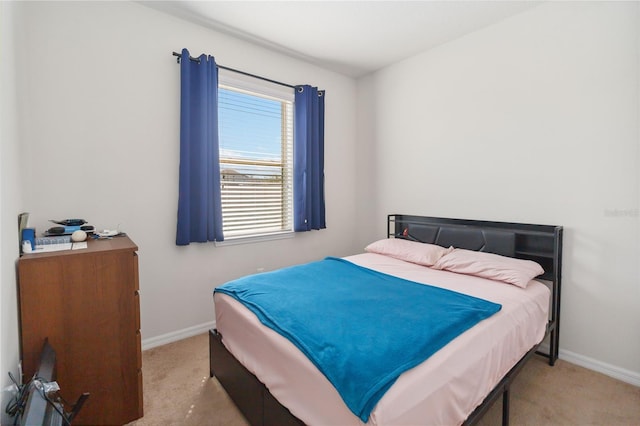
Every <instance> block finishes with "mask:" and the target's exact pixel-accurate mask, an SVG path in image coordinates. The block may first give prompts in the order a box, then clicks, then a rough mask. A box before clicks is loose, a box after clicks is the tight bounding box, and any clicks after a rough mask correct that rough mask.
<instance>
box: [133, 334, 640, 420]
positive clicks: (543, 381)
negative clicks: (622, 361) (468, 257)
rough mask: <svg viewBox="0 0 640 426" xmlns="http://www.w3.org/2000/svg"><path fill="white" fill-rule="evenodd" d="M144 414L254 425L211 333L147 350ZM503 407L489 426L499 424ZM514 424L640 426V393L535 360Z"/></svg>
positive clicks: (516, 395) (518, 388)
mask: <svg viewBox="0 0 640 426" xmlns="http://www.w3.org/2000/svg"><path fill="white" fill-rule="evenodd" d="M142 361H143V364H142V370H143V377H144V417H143V418H142V419H140V420H137V421H135V422H133V423H131V424H130V426H134V425H135V426H147V425H149V426H151V425H154V426H155V425H212V426H216V425H230V426H235V425H238V426H244V425H247V422H246V420H245V419H244V418H243V417H242V415H241V414H240V412H239V411H238V410H237V409H236V407H235V406H234V405H233V403H232V402H231V400H230V399H229V397H228V396H227V394H226V393H225V392H224V390H223V389H222V387H221V386H220V384H219V383H218V381H217V380H216V379H215V378H214V379H211V378H209V346H208V336H207V334H202V335H198V336H195V337H191V338H189V339H185V340H181V341H179V342H175V343H171V344H168V345H165V346H161V347H157V348H153V349H150V350H147V351H144V352H143V354H142ZM501 410H502V405H501V403H500V402H496V404H494V406H493V407H492V408H491V410H490V411H489V412H488V413H487V414H486V415H485V417H484V418H483V419H482V421H481V423H480V424H481V425H483V426H490V425H499V424H500V416H501ZM511 424H512V425H532V426H539V425H540V426H542V425H603V426H612V425H640V388H638V387H635V386H632V385H629V384H626V383H623V382H620V381H618V380H615V379H612V378H610V377H607V376H605V375H603V374H600V373H596V372H593V371H591V370H587V369H585V368H582V367H578V366H575V365H573V364H570V363H568V362H564V361H562V360H559V361H558V362H557V363H556V365H555V366H554V367H549V365H547V364H546V362H545V360H544V359H543V358H538V357H536V358H534V359H532V360H531V361H529V363H528V364H527V365H526V366H525V367H524V369H523V370H522V372H521V373H520V375H519V376H518V378H517V379H516V381H515V382H514V384H513V386H512V394H511Z"/></svg>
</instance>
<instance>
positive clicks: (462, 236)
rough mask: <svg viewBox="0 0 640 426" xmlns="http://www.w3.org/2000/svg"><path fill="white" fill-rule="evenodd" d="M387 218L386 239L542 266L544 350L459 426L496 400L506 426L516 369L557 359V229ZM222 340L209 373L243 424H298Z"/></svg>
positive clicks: (213, 350)
mask: <svg viewBox="0 0 640 426" xmlns="http://www.w3.org/2000/svg"><path fill="white" fill-rule="evenodd" d="M387 219H388V220H387V234H388V237H389V238H392V237H393V238H404V239H409V240H414V241H420V242H424V243H430V244H438V245H441V246H443V247H449V246H454V247H457V248H465V249H469V250H475V251H485V252H489V253H496V254H501V255H504V256H509V257H515V258H518V259H528V260H534V261H536V262H538V263H539V264H540V265H541V266H542V267H543V268H544V271H545V272H544V274H543V275H542V276H540V277H539V278H540V279H543V280H546V281H549V282H550V285H551V306H550V312H549V322H548V324H547V330H546V334H547V336H548V337H549V350H548V352H543V351H541V350H539V347H540V345H536V346H535V347H534V348H532V349H531V350H530V351H529V352H527V353H526V354H525V355H524V356H523V357H522V358H521V359H520V360H519V361H518V362H517V363H516V365H515V366H514V367H513V368H512V369H511V370H510V371H509V372H508V373H507V374H506V375H505V376H504V377H503V378H502V380H501V381H500V382H499V383H498V384H497V385H496V387H495V388H494V389H493V390H492V391H491V392H490V393H489V395H488V396H487V397H486V398H485V400H484V401H483V403H482V404H481V405H480V406H478V407H477V408H476V410H475V411H474V412H473V413H471V415H470V416H469V417H468V418H467V420H465V422H464V424H465V425H473V424H476V423H477V422H478V421H479V420H480V419H481V418H482V416H484V414H485V413H486V412H487V411H488V410H489V409H490V408H491V406H492V405H493V403H494V402H495V401H497V400H498V398H500V397H501V396H502V424H503V425H505V426H506V425H508V424H509V399H510V398H509V396H510V387H511V384H512V382H513V380H514V379H515V378H516V376H517V375H518V373H519V372H520V371H521V369H522V367H524V365H525V364H526V362H527V361H528V360H529V359H530V358H531V357H532V356H534V355H535V354H538V355H542V356H544V357H546V358H548V361H549V365H551V366H553V365H554V363H555V361H556V360H557V359H558V350H559V347H558V344H559V339H560V288H561V276H562V227H561V226H551V225H532V224H522V223H509V222H490V221H478V220H466V219H447V218H437V217H425V216H412V215H399V214H393V215H389V216H388V218H387ZM222 341H223V336H222V335H221V334H220V333H218V331H217V330H215V329H213V330H210V332H209V367H210V374H211V377H214V376H215V377H216V378H217V379H218V381H219V382H220V384H222V386H223V387H224V389H225V390H226V391H227V393H228V394H229V396H230V397H231V399H232V400H233V401H234V403H235V404H236V406H237V407H238V408H239V409H240V411H241V412H242V413H243V414H244V416H245V417H246V419H247V420H248V421H249V423H250V424H251V425H278V426H286V425H302V424H304V423H303V422H302V421H300V420H299V419H298V418H296V417H295V416H294V415H293V414H291V412H289V410H288V409H287V408H286V407H284V406H283V405H282V404H280V402H278V400H276V399H275V398H274V397H273V395H271V393H270V392H269V390H268V389H267V387H266V386H265V385H264V384H263V383H262V382H260V381H259V380H258V379H257V378H256V376H255V375H253V374H252V373H251V372H249V371H248V370H247V369H246V368H245V367H244V366H243V365H242V364H241V363H240V362H239V361H238V360H236V359H235V357H234V356H233V355H232V354H231V353H230V352H229V351H228V350H227V348H226V347H225V346H224V344H223V343H222Z"/></svg>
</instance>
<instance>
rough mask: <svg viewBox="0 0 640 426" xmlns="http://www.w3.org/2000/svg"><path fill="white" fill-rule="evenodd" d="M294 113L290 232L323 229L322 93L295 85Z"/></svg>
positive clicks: (316, 89) (313, 88)
mask: <svg viewBox="0 0 640 426" xmlns="http://www.w3.org/2000/svg"><path fill="white" fill-rule="evenodd" d="M294 114H295V115H294V139H293V229H294V231H296V232H301V231H310V230H312V229H324V228H326V227H327V226H326V222H325V206H324V91H319V90H318V88H317V87H311V86H308V85H303V86H296V90H295V113H294Z"/></svg>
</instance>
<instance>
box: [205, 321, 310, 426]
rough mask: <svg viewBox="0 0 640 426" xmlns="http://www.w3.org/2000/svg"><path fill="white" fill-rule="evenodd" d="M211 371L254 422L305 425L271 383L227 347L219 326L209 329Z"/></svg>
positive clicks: (245, 414)
mask: <svg viewBox="0 0 640 426" xmlns="http://www.w3.org/2000/svg"><path fill="white" fill-rule="evenodd" d="M209 373H210V375H211V377H214V376H215V377H216V378H217V379H218V381H219V382H220V384H221V385H222V387H223V388H224V390H225V391H226V392H227V394H229V396H230V397H231V399H232V400H233V402H234V403H235V404H236V406H237V407H238V408H239V409H240V411H241V412H242V414H244V416H245V418H246V419H247V420H248V421H249V423H250V424H251V425H253V426H258V425H282V426H289V425H291V426H294V425H303V424H304V423H303V422H301V421H300V420H299V419H298V418H297V417H295V416H294V415H293V414H291V412H290V411H289V410H288V409H287V408H286V407H285V406H284V405H282V404H280V402H278V400H277V399H275V398H274V397H273V395H271V393H270V392H269V390H268V389H267V387H266V386H265V385H264V384H263V383H262V382H260V381H259V380H258V379H257V378H256V376H254V375H253V374H252V373H251V372H250V371H249V370H247V369H246V368H245V367H244V366H243V365H242V364H240V362H239V361H238V360H236V359H235V357H234V356H233V355H232V354H231V353H230V352H229V351H228V350H227V348H226V347H225V346H224V344H223V343H222V335H221V334H220V333H218V330H216V329H213V330H209Z"/></svg>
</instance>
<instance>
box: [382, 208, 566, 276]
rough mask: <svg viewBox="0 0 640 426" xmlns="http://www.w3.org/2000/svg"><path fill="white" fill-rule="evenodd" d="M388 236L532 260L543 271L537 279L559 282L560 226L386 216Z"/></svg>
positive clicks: (397, 215) (398, 215)
mask: <svg viewBox="0 0 640 426" xmlns="http://www.w3.org/2000/svg"><path fill="white" fill-rule="evenodd" d="M388 234H389V237H395V238H405V239H408V240H413V241H419V242H423V243H429V244H437V245H440V246H443V247H450V246H453V247H456V248H464V249H467V250H474V251H484V252H488V253H495V254H500V255H503V256H509V257H515V258H518V259H529V260H534V261H536V262H538V263H539V264H540V265H541V266H542V267H543V268H544V271H545V273H544V275H543V276H542V277H541V278H543V279H547V280H549V281H555V280H558V281H559V279H560V272H561V255H562V227H561V226H551V225H532V224H523V223H509V222H489V221H479V220H468V219H448V218H440V217H426V216H411V215H400V214H393V215H389V216H388Z"/></svg>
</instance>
